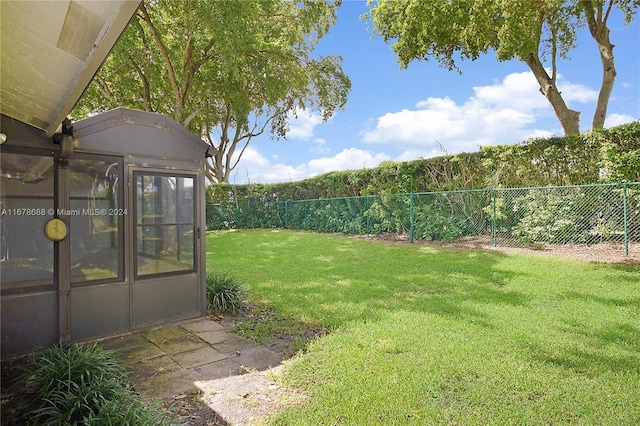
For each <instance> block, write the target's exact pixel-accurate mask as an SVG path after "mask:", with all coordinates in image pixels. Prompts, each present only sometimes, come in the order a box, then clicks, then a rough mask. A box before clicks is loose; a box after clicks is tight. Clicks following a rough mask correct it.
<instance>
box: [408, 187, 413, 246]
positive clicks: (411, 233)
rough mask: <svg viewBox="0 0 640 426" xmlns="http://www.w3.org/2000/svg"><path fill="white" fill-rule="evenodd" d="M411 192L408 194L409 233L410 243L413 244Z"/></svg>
mask: <svg viewBox="0 0 640 426" xmlns="http://www.w3.org/2000/svg"><path fill="white" fill-rule="evenodd" d="M413 220H414V217H413V192H412V193H410V194H409V235H410V239H411V244H413V230H414V225H413Z"/></svg>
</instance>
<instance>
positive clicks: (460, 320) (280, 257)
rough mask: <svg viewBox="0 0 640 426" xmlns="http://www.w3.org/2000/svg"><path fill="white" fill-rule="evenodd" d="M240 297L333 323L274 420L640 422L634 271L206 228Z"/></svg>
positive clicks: (296, 363)
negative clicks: (293, 397) (301, 398)
mask: <svg viewBox="0 0 640 426" xmlns="http://www.w3.org/2000/svg"><path fill="white" fill-rule="evenodd" d="M207 252H208V253H207V256H208V262H210V263H209V264H215V265H216V267H217V268H220V269H223V270H233V271H234V275H236V276H238V278H239V279H241V280H242V282H243V283H244V284H245V286H246V288H247V289H248V291H249V293H250V295H251V298H252V302H253V303H258V304H260V305H261V306H264V307H266V308H269V309H272V310H273V311H274V312H276V313H277V315H279V316H280V317H281V318H286V319H288V320H291V319H295V320H296V321H297V322H298V323H305V324H309V325H310V326H322V327H327V328H329V329H331V330H332V332H331V333H330V334H328V335H325V336H323V337H321V338H318V339H315V340H313V341H312V342H311V344H310V345H308V347H307V348H306V350H305V351H304V352H301V353H300V354H299V355H298V356H296V357H294V358H293V359H291V360H290V361H289V362H288V363H287V365H286V374H285V382H286V384H287V385H288V386H292V387H297V388H300V389H303V390H304V391H306V392H307V393H308V394H309V395H310V397H309V398H307V399H306V400H305V402H304V403H303V404H302V405H299V406H297V407H293V408H290V409H288V410H286V411H284V412H282V413H279V414H277V415H276V416H274V418H273V419H272V423H273V424H282V425H291V424H295V425H325V424H326V425H334V424H345V425H361V424H362V425H364V424H463V425H466V424H531V425H538V424H611V425H625V424H640V267H639V266H638V265H611V264H599V263H589V262H581V261H575V260H565V259H559V258H551V257H545V256H536V255H531V256H525V255H505V254H501V253H497V252H485V251H472V250H454V249H437V248H433V247H425V246H420V245H399V244H389V243H378V242H371V241H363V240H358V239H353V238H347V237H342V236H332V235H323V234H312V233H297V232H289V231H283V230H266V231H251V232H240V231H232V232H214V233H209V234H208V237H207Z"/></svg>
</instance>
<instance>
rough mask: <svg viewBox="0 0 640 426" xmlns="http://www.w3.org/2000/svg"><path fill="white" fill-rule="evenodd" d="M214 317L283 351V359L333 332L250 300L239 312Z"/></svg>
mask: <svg viewBox="0 0 640 426" xmlns="http://www.w3.org/2000/svg"><path fill="white" fill-rule="evenodd" d="M211 318H212V319H214V320H215V321H218V322H220V324H222V325H223V326H225V327H228V328H229V329H230V330H231V331H233V332H234V333H237V334H239V335H241V336H243V337H245V338H248V339H250V340H252V341H254V342H256V343H258V344H261V345H264V346H267V347H270V348H271V349H273V350H275V351H276V352H279V353H282V354H283V357H284V359H287V358H291V357H292V356H293V355H295V354H296V353H298V352H299V351H301V350H304V349H305V348H306V347H307V345H308V344H309V343H310V342H311V341H312V340H314V339H316V338H318V337H321V336H324V335H325V334H328V333H329V331H330V330H329V329H328V328H326V327H323V326H321V325H318V324H311V323H307V322H303V321H299V320H298V319H296V318H293V317H281V316H278V315H277V314H276V312H275V311H274V310H272V309H269V308H265V307H261V306H259V305H257V304H251V303H245V305H244V306H243V307H242V308H241V309H239V310H238V311H237V312H236V313H233V314H218V315H215V314H214V315H211Z"/></svg>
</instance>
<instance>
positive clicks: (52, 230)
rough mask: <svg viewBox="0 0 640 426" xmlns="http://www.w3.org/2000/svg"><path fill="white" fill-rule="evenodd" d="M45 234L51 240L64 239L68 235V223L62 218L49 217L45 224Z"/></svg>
mask: <svg viewBox="0 0 640 426" xmlns="http://www.w3.org/2000/svg"><path fill="white" fill-rule="evenodd" d="M44 234H45V235H46V236H47V238H48V239H50V240H51V241H62V240H64V238H65V237H66V236H67V224H66V223H64V222H63V221H62V220H61V219H58V218H53V219H49V220H48V221H47V223H46V224H45V225H44Z"/></svg>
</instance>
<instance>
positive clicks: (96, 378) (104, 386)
mask: <svg viewBox="0 0 640 426" xmlns="http://www.w3.org/2000/svg"><path fill="white" fill-rule="evenodd" d="M126 380H127V376H126V372H125V369H124V367H122V366H121V365H120V364H119V363H118V361H117V360H116V358H115V356H114V354H113V352H111V351H107V350H105V349H103V348H101V347H100V346H98V345H97V344H93V345H91V346H80V345H73V346H70V345H64V344H62V343H61V344H58V345H55V346H53V347H51V348H47V349H40V350H37V351H35V352H33V353H32V354H31V356H30V358H29V360H28V363H27V366H26V367H25V372H24V374H23V375H22V376H21V377H20V378H19V379H18V381H17V382H16V384H15V386H17V388H18V389H20V388H22V389H23V394H24V395H23V398H24V401H23V402H18V404H22V405H24V407H25V409H26V411H27V413H25V417H26V418H28V420H29V421H30V422H34V423H35V424H42V425H62V424H64V425H74V424H83V425H103V424H109V425H152V424H153V425H171V424H176V423H173V420H172V415H173V413H171V412H164V413H163V412H161V411H160V410H159V407H158V406H154V405H150V406H147V405H144V404H142V403H141V402H140V401H138V400H137V399H136V396H135V395H134V394H133V393H132V392H131V391H130V390H129V389H128V388H127V387H126ZM116 407H117V409H116Z"/></svg>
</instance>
